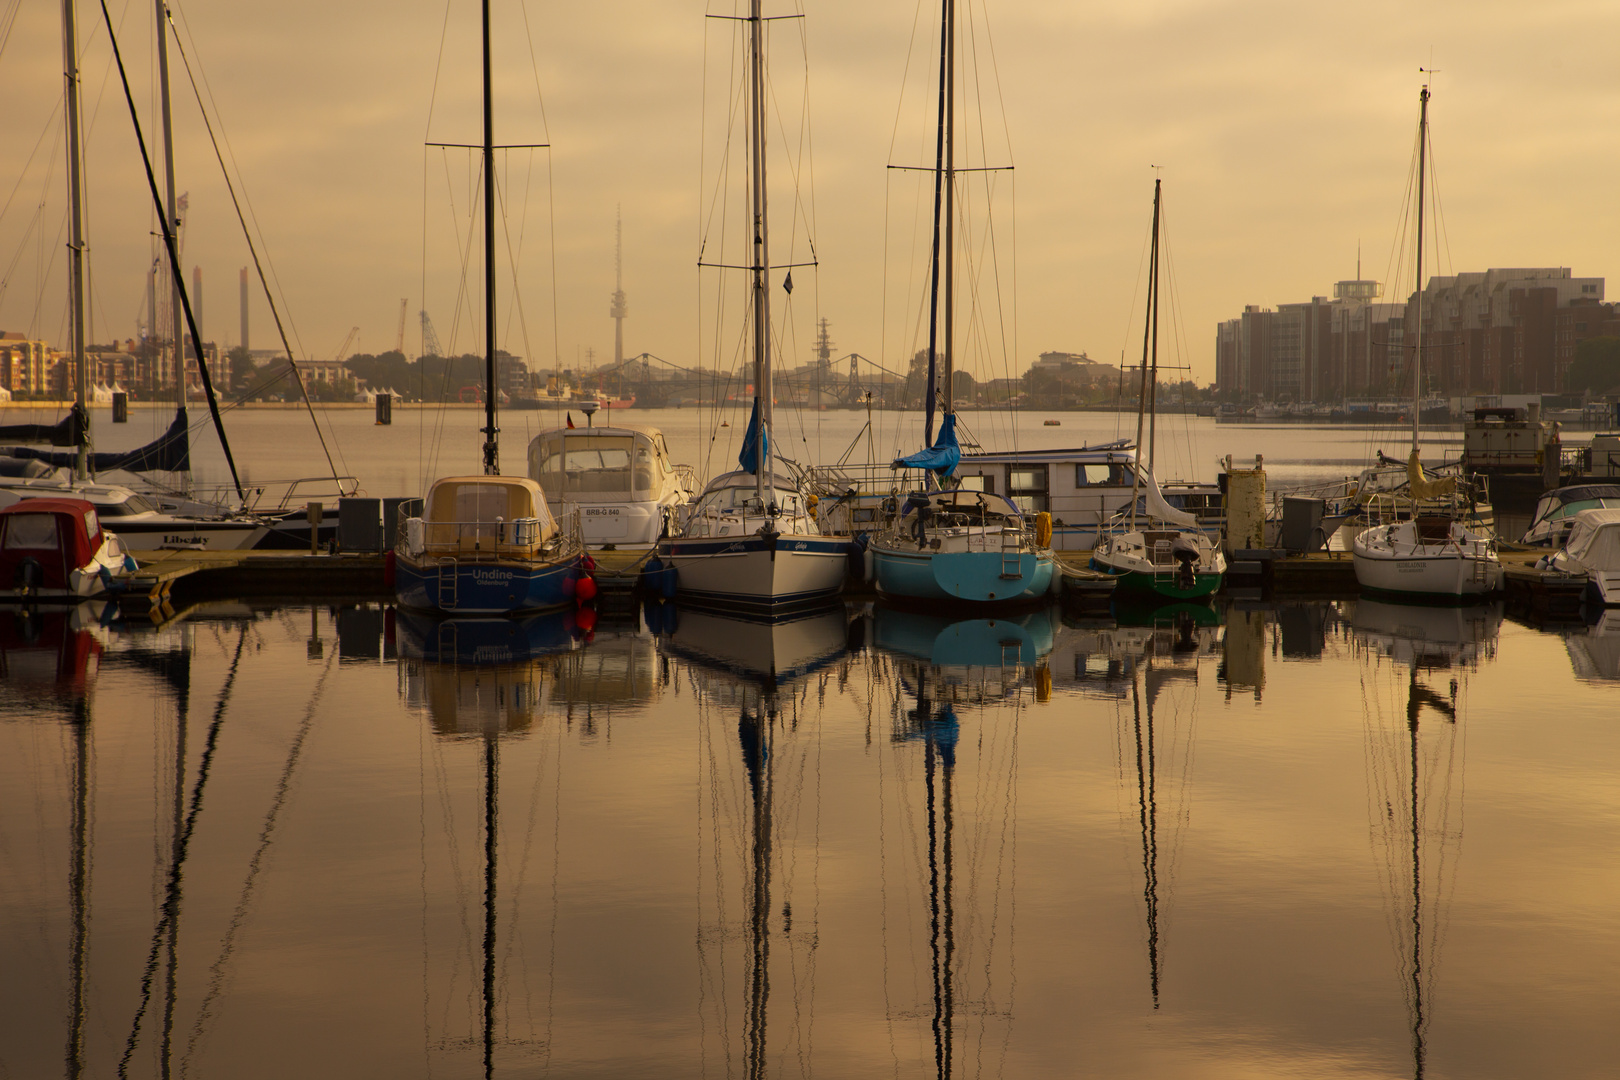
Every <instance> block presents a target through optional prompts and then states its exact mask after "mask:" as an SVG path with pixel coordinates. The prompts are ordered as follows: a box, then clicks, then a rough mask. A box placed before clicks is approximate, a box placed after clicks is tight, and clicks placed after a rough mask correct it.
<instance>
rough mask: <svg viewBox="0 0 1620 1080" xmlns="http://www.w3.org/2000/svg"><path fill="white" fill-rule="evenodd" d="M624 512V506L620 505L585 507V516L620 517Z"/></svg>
mask: <svg viewBox="0 0 1620 1080" xmlns="http://www.w3.org/2000/svg"><path fill="white" fill-rule="evenodd" d="M623 513H624V508H623V507H620V506H587V507H585V516H586V517H618V516H619V515H621V514H623Z"/></svg>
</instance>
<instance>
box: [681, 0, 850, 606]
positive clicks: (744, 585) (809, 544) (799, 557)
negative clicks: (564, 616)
mask: <svg viewBox="0 0 1620 1080" xmlns="http://www.w3.org/2000/svg"><path fill="white" fill-rule="evenodd" d="M744 21H746V22H747V23H748V36H749V43H748V52H749V59H748V64H749V68H748V70H749V78H748V101H749V131H748V152H749V157H750V158H751V161H750V166H751V168H750V180H751V183H750V186H749V197H748V208H749V216H750V221H749V226H750V234H749V235H750V236H751V245H752V246H751V248H750V256H749V265H748V270H749V278H750V281H749V300H750V315H751V319H752V322H753V326H752V328H751V329H752V331H753V335H752V344H753V359H754V406H753V412H752V414H751V415H750V416H749V418H748V431H747V434H746V436H745V437H744V439H743V445H742V450H741V452H740V453H739V454H738V455H737V468H736V469H735V470H733V471H732V472H728V473H724V474H722V475H720V476H717V477H715V478H714V479H713V480H710V481H709V483H708V484H707V485H706V486H705V487H704V489H703V491H702V492H701V493H700V494H699V495H698V497H697V500H696V501H695V502H694V503H693V504H692V505H691V507H690V509H689V510H688V511H687V512H686V516H685V519H684V521H683V522H682V524H681V528H680V535H679V536H672V537H670V538H668V539H665V540H663V541H662V542H660V543H659V545H658V558H659V560H661V561H662V562H663V563H664V564H665V565H669V566H673V567H674V568H675V573H676V592H677V593H678V594H680V595H681V596H684V597H687V598H689V599H695V600H697V601H698V602H700V603H703V602H707V603H710V604H722V605H725V606H727V607H728V608H735V609H740V610H747V611H751V612H756V613H761V614H778V613H782V612H786V611H791V610H795V609H800V608H804V607H813V606H817V605H819V604H821V603H823V602H825V601H826V600H827V599H828V598H829V597H832V596H834V595H836V594H837V593H838V591H839V589H841V588H842V587H843V584H844V576H845V573H846V568H847V566H848V561H849V547H850V542H849V540H848V539H847V538H834V537H829V536H823V535H822V533H821V529H820V528H819V526H817V524H816V519H815V515H814V514H813V513H812V512H811V509H810V506H809V502H808V500H807V499H806V497H805V494H804V491H803V490H802V487H801V481H800V478H799V476H798V475H796V474H794V473H790V472H789V471H788V470H787V469H786V468H785V467H784V464H785V463H781V462H779V460H778V458H777V457H776V455H775V454H774V453H773V451H774V449H775V448H774V447H773V446H772V445H771V412H772V383H771V307H770V273H771V260H770V244H769V240H770V232H769V229H768V225H769V216H768V214H767V212H766V210H767V205H766V203H767V200H766V185H765V100H764V95H765V53H764V33H765V19H764V17H763V16H762V15H761V13H760V0H752V3H751V5H750V7H749V14H748V15H747V17H746V19H745V20H744Z"/></svg>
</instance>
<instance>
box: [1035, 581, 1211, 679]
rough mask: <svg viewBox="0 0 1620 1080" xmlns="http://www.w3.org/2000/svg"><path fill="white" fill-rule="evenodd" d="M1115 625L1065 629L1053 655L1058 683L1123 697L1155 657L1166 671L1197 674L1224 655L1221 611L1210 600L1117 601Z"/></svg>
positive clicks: (1105, 624) (1053, 668)
mask: <svg viewBox="0 0 1620 1080" xmlns="http://www.w3.org/2000/svg"><path fill="white" fill-rule="evenodd" d="M1114 619H1115V621H1114V622H1113V623H1112V625H1109V624H1107V623H1103V624H1101V625H1092V624H1090V623H1087V624H1083V625H1077V626H1068V627H1064V629H1063V632H1062V633H1061V634H1060V635H1059V637H1058V640H1057V647H1056V649H1054V651H1053V655H1052V658H1051V668H1052V677H1053V682H1054V683H1055V684H1056V685H1057V686H1058V687H1060V688H1062V689H1066V690H1078V691H1080V692H1081V693H1084V694H1090V695H1097V696H1101V697H1106V698H1115V699H1122V698H1125V697H1128V696H1130V694H1131V688H1132V685H1133V679H1134V677H1135V671H1136V669H1137V668H1138V667H1139V666H1140V665H1141V664H1143V663H1145V662H1146V661H1148V660H1149V659H1152V660H1154V661H1155V662H1156V663H1157V665H1158V667H1159V668H1160V669H1166V668H1167V667H1169V666H1172V665H1173V666H1175V667H1176V668H1177V669H1178V670H1179V669H1181V668H1186V669H1187V670H1189V671H1191V672H1192V673H1193V677H1194V681H1196V668H1197V665H1198V663H1199V662H1201V661H1204V660H1215V659H1219V658H1220V656H1221V653H1222V641H1223V636H1222V626H1221V621H1220V612H1218V611H1216V610H1215V608H1213V607H1211V606H1210V605H1209V604H1193V603H1175V604H1163V605H1159V606H1151V605H1149V606H1142V605H1135V604H1131V605H1126V604H1120V603H1116V604H1115V605H1114Z"/></svg>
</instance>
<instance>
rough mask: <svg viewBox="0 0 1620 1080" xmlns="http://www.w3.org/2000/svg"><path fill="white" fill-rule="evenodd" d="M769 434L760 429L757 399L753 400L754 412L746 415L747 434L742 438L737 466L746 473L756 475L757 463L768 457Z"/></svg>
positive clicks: (769, 446)
mask: <svg viewBox="0 0 1620 1080" xmlns="http://www.w3.org/2000/svg"><path fill="white" fill-rule="evenodd" d="M770 453H771V433H770V432H768V431H765V430H764V429H763V428H761V427H760V423H759V399H758V398H755V399H754V411H753V412H751V413H749V414H748V432H747V434H745V435H744V436H743V444H742V452H741V453H739V454H738V455H737V465H738V466H739V467H740V468H741V469H742V471H743V472H746V473H758V472H759V463H760V461H761V460H762V459H764V458H767V457H769V456H770Z"/></svg>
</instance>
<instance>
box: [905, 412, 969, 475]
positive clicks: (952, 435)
mask: <svg viewBox="0 0 1620 1080" xmlns="http://www.w3.org/2000/svg"><path fill="white" fill-rule="evenodd" d="M961 460H962V447H961V446H960V445H959V444H958V443H957V441H956V414H955V413H946V414H945V419H944V421H943V422H942V423H941V424H940V425H939V438H937V439H935V440H934V445H933V446H930V447H929V448H928V449H926V450H919V451H917V452H916V453H915V454H912V455H911V456H909V457H903V458H898V459H896V461H895V463H894V468H896V469H927V470H929V471H930V472H932V473H934V474H936V475H937V476H939V477H941V478H944V477H948V476H950V475H951V474H952V473H954V472H956V466H957V465H958V464H959V463H960V462H961Z"/></svg>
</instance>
